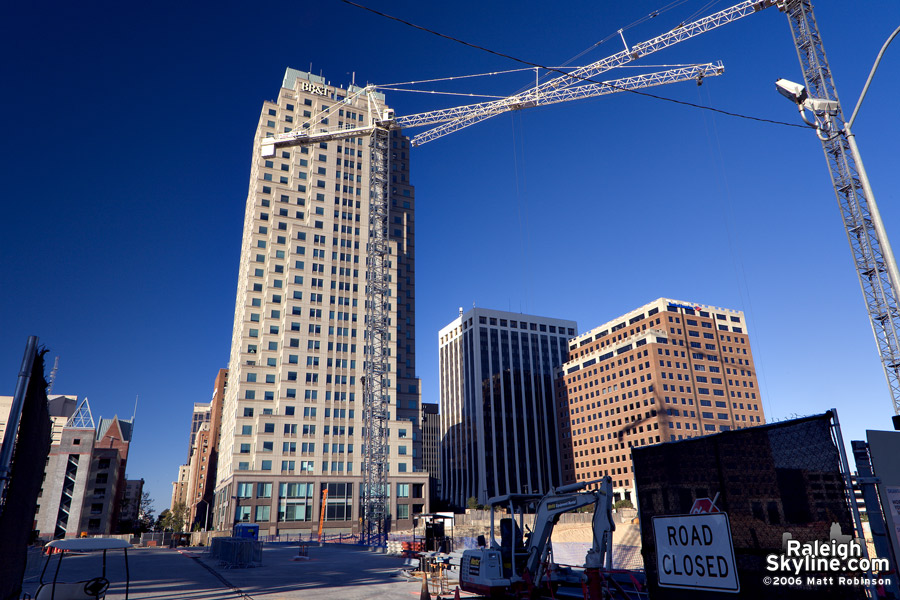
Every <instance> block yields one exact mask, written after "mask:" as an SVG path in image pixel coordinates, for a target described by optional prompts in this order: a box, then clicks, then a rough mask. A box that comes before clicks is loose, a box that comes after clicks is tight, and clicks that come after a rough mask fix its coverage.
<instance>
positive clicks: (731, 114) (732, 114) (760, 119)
mask: <svg viewBox="0 0 900 600" xmlns="http://www.w3.org/2000/svg"><path fill="white" fill-rule="evenodd" d="M341 2H343V3H344V4H349V5H351V6H355V7H357V8H361V9H362V10H365V11H368V12H370V13H373V14H376V15H378V16H380V17H384V18H386V19H390V20H392V21H397V22H398V23H403V24H404V25H408V26H409V27H412V28H414V29H419V30H421V31H424V32H426V33H430V34H432V35H436V36H438V37H441V38H444V39H447V40H450V41H452V42H456V43H458V44H462V45H463V46H468V47H470V48H475V49H476V50H481V51H483V52H487V53H488V54H493V55H495V56H499V57H501V58H506V59H509V60H512V61H515V62H518V63H521V64H523V65H530V66H532V67H538V68H540V69H545V70H547V71H553V72H555V73H559V74H561V75H565V76H568V77H571V78H575V79H580V80H581V81H584V82H586V83H594V84H597V85H605V86H607V87H610V88H613V89H617V90H619V91H622V92H630V93H632V94H636V95H638V96H646V97H648V98H654V99H656V100H664V101H666V102H671V103H673V104H681V105H684V106H690V107H692V108H698V109H700V110H707V111H710V112H716V113H720V114H723V115H727V116H729V117H737V118H739V119H747V120H749V121H758V122H760V123H771V124H773V125H783V126H785V127H797V128H800V129H807V128H808V127H807V125H806V124H797V123H787V122H785V121H776V120H774V119H766V118H763V117H754V116H751V115H743V114H741V113H735V112H731V111H727V110H722V109H721V108H713V107H711V106H703V105H701V104H697V103H694V102H687V101H685V100H676V99H675V98H667V97H665V96H659V95H657V94H650V93H648V92H640V91H638V90H633V89H630V88H626V87H622V86H617V85H613V84H610V83H607V82H605V81H596V80H594V79H590V78H588V77H580V76H578V75H571V74H570V73H566V72H565V71H562V70H561V69H556V68H553V67H547V66H545V65H541V64H539V63H534V62H531V61H528V60H525V59H522V58H517V57H515V56H511V55H509V54H504V53H503V52H498V51H496V50H491V49H490V48H485V47H484V46H479V45H477V44H472V43H470V42H466V41H464V40H461V39H458V38H455V37H453V36H449V35H447V34H444V33H440V32H438V31H434V30H433V29H428V28H427V27H422V26H421V25H416V24H415V23H411V22H409V21H406V20H404V19H401V18H399V17H395V16H393V15H389V14H387V13H383V12H381V11H378V10H375V9H374V8H369V7H368V6H363V5H362V4H358V3H356V2H353V1H352V0H341ZM617 33H618V32H617Z"/></svg>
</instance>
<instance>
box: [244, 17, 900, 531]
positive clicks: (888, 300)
mask: <svg viewBox="0 0 900 600" xmlns="http://www.w3.org/2000/svg"><path fill="white" fill-rule="evenodd" d="M772 6H777V7H778V8H779V10H781V11H782V12H784V13H785V14H786V15H787V17H788V21H789V23H790V26H791V31H792V33H793V36H794V42H795V45H796V47H797V53H798V56H799V58H800V63H801V66H802V68H803V71H804V78H805V80H806V87H807V88H808V89H809V90H811V91H812V93H813V94H814V98H815V99H819V100H825V101H826V102H825V103H818V104H815V103H812V104H809V105H807V106H806V108H808V109H809V110H811V111H812V112H813V114H814V115H815V118H816V123H817V124H819V125H820V126H819V132H820V138H821V139H822V144H823V147H824V149H825V155H826V158H827V159H828V164H829V168H830V170H831V175H832V181H833V183H834V188H835V193H836V194H837V197H838V202H839V204H840V207H841V213H842V216H843V218H844V225H845V228H846V231H847V236H848V239H849V240H850V246H851V249H852V251H853V255H854V261H855V264H856V268H857V274H858V276H859V279H860V284H861V286H862V288H863V295H864V296H865V299H866V307H867V309H868V312H869V317H870V320H871V322H872V328H873V331H874V333H875V338H876V341H877V342H878V349H879V353H880V356H881V359H882V363H883V365H884V368H885V372H886V374H887V378H888V382H889V384H890V387H891V393H892V397H893V400H894V409H895V412H897V413H898V414H900V372H898V371H900V343H898V337H897V334H898V331H900V315H898V307H897V294H896V288H895V286H896V285H898V284H900V281H898V279H897V277H896V267H895V266H894V267H893V268H892V269H891V268H890V267H889V266H886V265H889V264H890V263H892V255H890V247H889V246H888V245H887V239H886V236H883V235H881V234H879V233H878V232H877V231H876V230H877V229H878V228H879V227H880V218H879V217H878V214H877V208H876V209H875V210H872V208H873V207H874V204H873V202H871V201H870V200H871V198H870V197H869V196H871V193H869V194H868V195H867V193H866V191H864V188H868V186H867V182H866V179H865V173H864V172H863V171H862V169H861V165H858V164H857V163H858V162H859V161H858V160H854V157H853V152H851V151H850V150H851V147H854V148H855V142H854V141H853V138H852V135H851V134H850V133H849V127H842V126H841V124H842V123H844V121H843V116H842V114H841V111H840V106H839V104H838V102H837V93H836V91H835V89H834V83H833V81H832V79H831V74H830V70H829V68H828V63H827V61H826V59H825V51H824V48H823V46H822V40H821V36H820V35H819V32H818V28H817V25H816V22H815V18H814V16H813V12H812V5H811V2H810V0H745V1H743V2H740V3H738V4H735V5H734V6H731V7H729V8H726V9H724V10H721V11H718V12H716V13H713V14H711V15H708V16H706V17H702V18H699V19H697V20H694V21H691V22H689V23H682V24H680V25H678V26H677V27H675V28H674V29H672V30H670V31H668V32H666V33H663V34H661V35H659V36H657V37H654V38H652V39H649V40H647V41H644V42H640V43H637V44H634V45H632V46H630V47H629V46H628V44H627V42H625V40H624V36H623V42H625V48H624V49H623V50H622V51H620V52H617V53H616V54H613V55H611V56H608V57H606V58H603V59H601V60H599V61H596V62H593V63H591V64H589V65H585V66H582V67H579V68H576V69H574V70H572V71H570V72H568V73H565V74H562V75H559V76H557V77H554V78H551V79H548V80H546V81H544V82H543V83H538V84H537V85H535V86H534V87H532V88H529V89H527V90H525V91H523V92H519V93H517V94H513V95H511V96H508V97H506V98H502V99H499V100H493V101H489V102H481V103H476V104H469V105H465V106H458V107H454V108H447V109H440V110H434V111H429V112H423V113H419V114H414V115H408V116H395V114H394V112H393V111H392V110H388V109H385V108H384V107H383V106H380V105H379V103H378V101H377V99H376V97H375V95H374V94H373V93H371V92H373V91H374V89H375V88H374V86H367V87H365V88H362V89H361V90H359V91H358V92H357V94H360V95H365V97H366V100H367V102H368V112H369V115H368V117H369V118H368V123H369V125H367V126H349V127H345V128H343V129H338V128H322V127H318V121H316V120H314V121H313V122H307V123H305V124H303V126H301V127H298V128H296V129H294V130H292V131H290V132H286V133H282V134H276V135H274V136H272V137H266V138H264V139H263V140H260V149H261V154H262V156H263V157H271V156H274V154H275V150H276V148H282V147H288V146H297V145H308V144H315V143H320V142H326V141H329V140H338V139H344V138H349V137H363V136H367V137H369V147H370V152H371V155H370V156H371V163H370V198H369V224H368V225H369V230H368V231H369V237H368V245H367V248H366V250H367V265H366V322H365V346H364V347H365V350H364V351H365V369H364V371H365V378H364V382H363V387H364V393H363V395H364V422H365V427H364V444H365V452H364V460H363V469H362V470H363V477H364V483H363V505H364V512H365V514H364V517H363V518H364V521H365V524H364V527H363V532H364V534H367V535H368V536H369V540H370V542H371V543H374V544H379V545H380V544H383V543H384V539H385V538H384V536H385V535H386V532H385V530H384V524H385V518H386V516H387V510H386V506H387V505H386V501H387V466H388V461H387V458H388V456H387V448H388V446H387V424H388V418H387V417H388V399H389V398H388V393H389V390H388V389H387V385H386V382H385V376H386V375H387V373H388V370H387V363H388V345H387V342H388V329H389V327H388V325H389V321H388V314H389V313H388V302H389V286H390V284H389V278H388V260H389V237H388V217H389V212H390V193H389V189H388V177H389V172H390V168H389V167H390V156H389V136H390V134H391V131H393V130H398V129H401V128H412V127H424V126H430V127H431V129H429V130H427V131H424V132H423V133H419V134H417V135H415V136H414V137H412V139H411V144H412V145H413V146H421V145H422V144H425V143H428V142H430V141H433V140H435V139H438V138H440V137H443V136H445V135H448V134H450V133H453V132H455V131H459V130H460V129H463V128H465V127H469V126H470V125H474V124H475V123H479V122H481V121H484V120H486V119H489V118H491V117H494V116H496V115H499V114H502V113H505V112H508V111H512V110H520V109H523V108H531V107H537V106H543V105H549V104H555V103H560V102H567V101H570V100H578V99H582V98H591V97H596V96H601V95H605V94H610V93H615V92H619V91H629V90H637V89H640V88H646V87H649V86H656V85H662V84H666V83H674V82H678V81H686V80H691V79H701V78H702V77H709V76H715V75H720V74H721V73H722V71H723V67H722V65H721V63H716V64H711V63H708V64H703V65H694V66H691V67H685V68H681V69H672V70H668V71H661V72H658V73H650V74H644V75H638V76H635V77H629V78H624V79H617V80H611V81H603V82H598V81H596V80H595V79H594V78H595V77H597V76H598V75H601V74H603V73H604V72H606V71H609V70H611V69H613V68H616V67H620V66H623V65H625V64H628V63H630V62H633V61H635V60H637V59H639V58H642V57H645V56H648V55H650V54H652V53H654V52H657V51H659V50H663V49H665V48H668V47H669V46H673V45H675V44H678V43H680V42H683V41H686V40H688V39H691V38H693V37H696V36H698V35H700V34H703V33H706V32H707V31H711V30H713V29H716V28H718V27H720V26H722V25H726V24H728V23H731V22H734V21H736V20H739V19H742V18H743V17H746V16H749V15H752V14H755V13H757V12H759V11H761V10H764V9H766V8H770V7H772ZM804 100H806V98H805V97H804V98H803V100H799V95H798V104H800V105H801V108H803V106H804V105H803V101H804ZM823 131H824V132H825V133H822V132H823ZM863 182H866V185H864V183H863ZM886 256H887V258H886ZM891 270H893V275H894V276H893V277H892V275H891Z"/></svg>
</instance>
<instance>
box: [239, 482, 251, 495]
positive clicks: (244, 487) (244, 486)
mask: <svg viewBox="0 0 900 600" xmlns="http://www.w3.org/2000/svg"><path fill="white" fill-rule="evenodd" d="M237 497H238V498H252V497H253V484H252V483H239V484H237Z"/></svg>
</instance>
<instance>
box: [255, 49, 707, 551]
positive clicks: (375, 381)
mask: <svg viewBox="0 0 900 600" xmlns="http://www.w3.org/2000/svg"><path fill="white" fill-rule="evenodd" d="M722 72H723V67H722V64H721V63H706V64H699V65H692V66H688V67H682V68H678V69H669V70H666V71H660V72H656V73H646V74H643V75H637V76H634V77H626V78H623V79H616V80H613V81H605V82H590V83H584V82H583V81H582V83H583V85H578V86H572V85H568V86H561V87H559V88H558V89H552V88H547V87H546V86H545V87H544V89H543V90H542V91H540V92H532V93H529V94H528V96H527V98H525V99H524V100H522V101H515V102H512V101H511V102H508V103H506V104H504V105H503V106H498V107H491V108H490V115H489V116H493V115H495V114H500V113H501V112H506V111H511V110H518V109H521V108H525V107H529V106H538V105H548V104H556V103H559V102H567V101H569V100H578V99H582V98H592V97H596V96H602V95H606V94H611V93H615V92H620V91H625V90H636V89H639V88H646V87H650V86H657V85H663V84H666V83H675V82H679V81H690V80H697V81H701V80H702V79H703V78H705V77H714V76H717V75H721V74H722ZM576 81H578V80H576ZM371 92H374V86H368V87H366V88H363V89H362V90H360V91H359V92H358V94H365V96H366V100H367V102H368V113H369V115H368V117H369V119H368V122H369V125H367V126H361V127H360V126H357V127H353V126H351V127H345V128H334V129H332V128H319V129H318V130H316V129H315V128H314V127H313V126H311V124H309V123H308V124H307V127H306V128H304V127H301V128H298V129H295V130H293V131H290V132H287V133H282V134H277V135H275V136H272V137H267V138H264V139H263V140H261V141H260V152H261V154H262V156H263V157H272V156H274V155H275V151H276V149H277V148H285V147H289V146H298V145H309V144H318V143H322V142H328V141H332V140H340V139H345V138H351V137H356V138H358V137H363V136H368V137H369V140H370V141H369V147H370V150H371V164H370V176H371V179H370V185H369V189H370V198H369V238H368V244H367V247H366V321H365V344H364V353H365V367H364V373H365V374H364V377H363V381H362V385H363V398H364V404H363V405H364V409H363V422H364V423H365V427H364V433H363V443H364V458H363V468H362V471H363V477H364V482H363V506H364V507H365V516H364V520H365V523H364V526H363V531H364V532H366V534H367V535H368V537H369V539H370V542H371V543H372V544H373V545H382V544H383V543H384V542H385V541H386V537H385V536H386V531H385V529H384V523H385V518H386V517H387V508H386V507H387V498H388V496H387V468H388V441H387V434H388V421H389V419H388V410H389V408H388V407H389V395H388V394H389V390H388V388H387V385H386V382H385V378H386V377H387V376H388V373H389V371H388V357H389V351H388V333H389V311H388V302H390V278H389V273H388V261H389V256H390V252H389V250H390V248H389V237H388V217H389V211H390V197H389V196H390V195H389V193H388V174H389V172H390V164H389V152H388V147H389V137H390V134H391V131H393V130H398V129H400V128H402V127H416V126H424V125H434V124H437V123H443V122H445V121H447V120H448V119H449V118H450V115H449V114H448V113H447V112H446V111H443V110H440V111H434V112H433V113H420V114H417V115H412V116H409V117H395V115H394V112H393V111H392V110H389V109H385V108H384V107H383V106H380V105H379V104H378V102H377V100H376V98H375V95H374V94H373V93H371ZM474 106H476V107H478V106H479V105H474ZM460 108H466V107H460ZM476 110H479V111H483V110H484V109H482V108H477V109H476ZM451 123H452V122H451ZM441 135H446V133H442V134H441ZM436 137H440V136H434V137H432V138H429V139H436ZM429 139H426V140H424V141H420V142H419V143H418V144H419V145H421V144H422V143H425V142H426V141H429Z"/></svg>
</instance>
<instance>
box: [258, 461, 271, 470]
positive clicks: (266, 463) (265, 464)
mask: <svg viewBox="0 0 900 600" xmlns="http://www.w3.org/2000/svg"><path fill="white" fill-rule="evenodd" d="M260 470H262V471H271V470H272V461H271V460H264V461H262V465H261V466H260Z"/></svg>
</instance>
